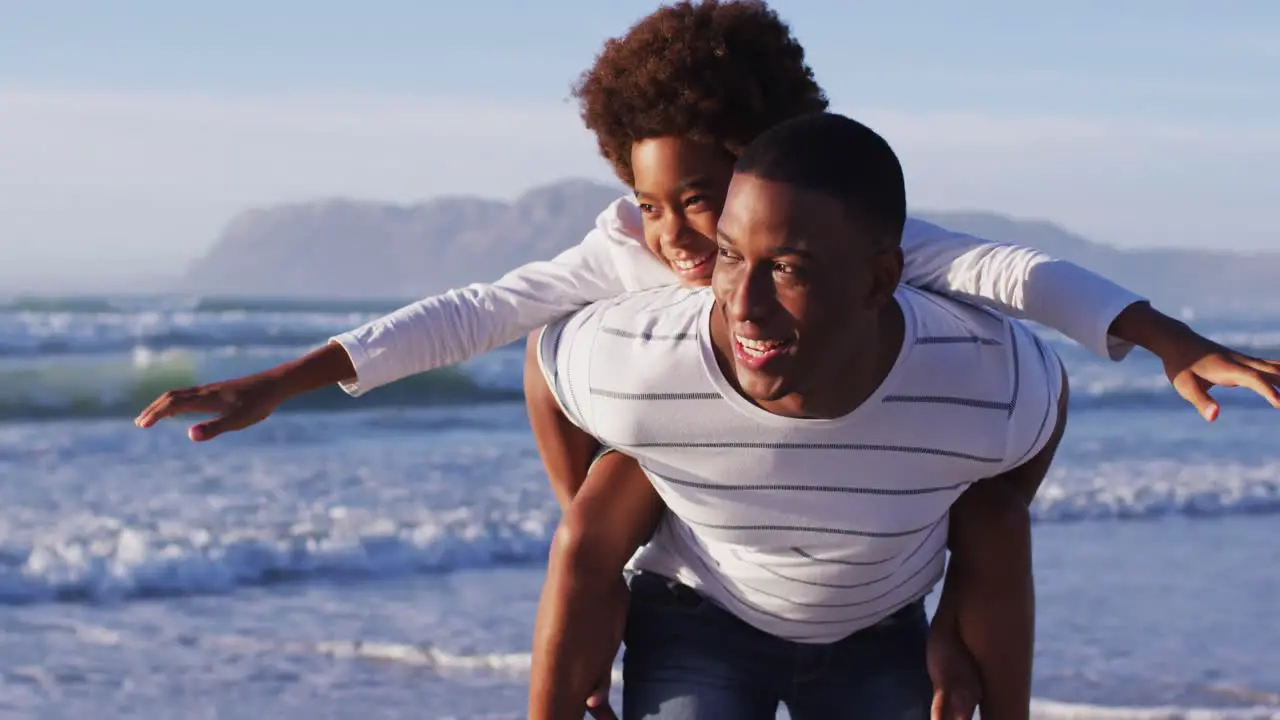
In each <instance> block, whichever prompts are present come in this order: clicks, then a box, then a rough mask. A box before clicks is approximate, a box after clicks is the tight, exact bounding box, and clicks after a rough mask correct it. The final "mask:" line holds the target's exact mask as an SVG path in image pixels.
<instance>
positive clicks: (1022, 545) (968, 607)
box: [930, 374, 1069, 720]
mask: <svg viewBox="0 0 1280 720" xmlns="http://www.w3.org/2000/svg"><path fill="white" fill-rule="evenodd" d="M1061 387H1062V390H1061V393H1060V394H1059V396H1058V401H1057V407H1056V422H1055V424H1054V427H1053V431H1052V434H1051V435H1050V436H1049V439H1048V441H1047V442H1046V443H1045V444H1044V445H1043V447H1041V449H1040V450H1039V451H1037V452H1036V453H1035V454H1034V455H1032V456H1031V457H1030V458H1029V459H1028V460H1027V461H1025V462H1023V463H1022V464H1020V465H1018V466H1016V467H1014V468H1011V469H1009V470H1007V471H1005V472H1004V473H1001V474H1000V475H997V476H995V477H992V478H988V479H986V480H982V481H980V482H978V483H976V484H975V485H974V486H973V487H971V488H970V489H969V490H968V491H966V492H965V494H964V495H963V496H961V498H960V499H959V500H958V501H957V502H956V504H955V505H954V506H953V507H952V510H951V525H950V533H949V536H948V546H949V548H950V549H951V562H950V564H949V566H948V568H947V578H946V581H945V583H944V585H943V591H942V597H941V598H940V599H939V602H938V610H937V612H936V613H935V615H934V624H933V628H932V630H931V634H936V636H934V637H931V638H930V644H931V655H934V656H937V655H939V654H940V653H938V652H937V649H938V648H942V649H950V648H949V646H948V641H950V640H958V641H959V642H961V643H962V644H963V646H964V648H966V649H967V650H968V653H969V655H970V656H971V657H972V658H973V661H974V662H975V663H976V665H977V670H978V675H979V677H980V682H981V687H982V697H981V701H980V706H981V709H982V717H983V718H984V720H1006V719H1010V720H1026V718H1028V717H1029V713H1030V704H1031V670H1032V663H1033V656H1034V650H1035V585H1034V582H1033V579H1032V569H1031V516H1030V509H1029V506H1030V503H1031V501H1032V499H1034V497H1035V493H1036V491H1037V490H1038V489H1039V487H1040V484H1041V482H1042V481H1043V480H1044V477H1045V474H1046V473H1047V472H1048V470H1049V466H1050V464H1051V463H1052V462H1053V457H1054V454H1055V453H1056V452H1057V449H1058V445H1059V443H1060V442H1061V440H1062V435H1063V433H1064V432H1065V430H1066V424H1067V423H1066V419H1067V403H1068V395H1069V393H1068V389H1067V379H1066V375H1065V374H1063V375H1062V386H1061ZM934 660H935V657H931V662H932V661H934ZM931 670H933V668H931ZM935 674H936V673H935ZM970 712H971V709H970ZM934 717H935V720H944V719H945V720H953V718H955V717H968V715H966V714H964V713H963V709H961V710H960V711H959V715H956V714H947V712H946V709H942V710H939V708H936V707H935V716H934Z"/></svg>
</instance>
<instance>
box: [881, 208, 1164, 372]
mask: <svg viewBox="0 0 1280 720" xmlns="http://www.w3.org/2000/svg"><path fill="white" fill-rule="evenodd" d="M902 254H903V259H904V267H903V275H902V280H903V282H905V283H907V284H909V285H914V286H916V287H919V288H924V289H927V290H932V291H933V292H937V293H941V294H944V295H949V296H951V297H954V298H959V299H962V300H967V301H969V302H973V303H977V304H979V305H985V306H987V307H989V308H991V309H993V310H998V311H1000V312H1002V313H1005V314H1006V315H1010V316H1012V317H1017V318H1024V319H1027V320H1033V321H1035V322H1038V323H1040V324H1042V325H1046V326H1048V327H1051V328H1053V329H1054V330H1057V331H1058V332H1060V333H1062V334H1063V335H1066V336H1067V337H1069V338H1071V339H1072V340H1074V341H1076V342H1078V343H1080V344H1081V345H1083V346H1085V347H1086V348H1089V349H1090V350H1092V351H1093V352H1095V353H1097V354H1098V355H1099V356H1101V357H1104V358H1108V359H1110V360H1117V361H1118V360H1123V359H1124V358H1125V356H1127V355H1128V354H1129V351H1131V350H1132V349H1133V345H1132V344H1130V343H1127V342H1125V341H1123V340H1120V339H1119V338H1116V337H1112V336H1111V335H1109V334H1108V332H1107V331H1108V329H1109V328H1110V327H1111V323H1112V322H1113V321H1114V320H1115V319H1116V316H1117V315H1119V314H1120V313H1121V311H1123V310H1124V309H1125V308H1127V307H1129V306H1130V305H1132V304H1134V303H1136V302H1142V301H1144V300H1145V298H1143V297H1141V296H1140V295H1137V294H1135V293H1133V292H1130V291H1129V290H1126V289H1125V288H1123V287H1121V286H1119V285H1117V284H1115V283H1113V282H1111V281H1110V280H1108V279H1106V278H1104V277H1102V276H1101V275H1098V274H1096V273H1093V272H1090V271H1088V270H1086V269H1084V268H1082V267H1080V266H1079V265H1076V264H1075V263H1071V262H1067V261H1066V260H1059V259H1056V258H1053V257H1050V256H1048V255H1045V254H1044V253H1042V252H1039V251H1037V250H1033V249H1031V248H1028V247H1022V246H1019V245H1013V244H1008V243H995V242H990V241H987V240H983V239H981V238H976V237H973V236H971V235H965V234H963V233H955V232H951V231H949V230H946V229H944V228H941V227H938V226H937V225H933V224H931V223H927V222H925V221H923V220H918V219H916V218H908V220H907V223H906V225H905V226H904V227H903V231H902Z"/></svg>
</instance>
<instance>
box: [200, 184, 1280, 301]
mask: <svg viewBox="0 0 1280 720" xmlns="http://www.w3.org/2000/svg"><path fill="white" fill-rule="evenodd" d="M622 192H623V190H622V188H620V187H617V186H609V185H602V184H598V183H593V182H588V181H582V180H568V181H563V182H558V183H554V184H551V185H546V186H543V187H539V188H535V189H533V190H530V191H529V192H527V193H525V194H524V195H523V196H521V197H520V198H518V199H517V200H515V201H514V202H511V203H504V202H499V201H495V200H486V199H481V198H476V197H444V198H437V199H434V200H429V201H426V202H423V203H419V204H415V205H392V204H386V203H376V202H365V201H356V200H342V199H334V200H321V201H316V202H310V203H301V204H292V205H281V206H276V207H269V208H262V209H255V210H249V211H246V212H244V213H243V214H241V215H240V216H238V217H236V218H234V219H233V220H232V221H231V222H230V223H229V224H228V226H227V228H226V229H225V230H224V231H223V232H222V234H221V236H220V237H219V238H218V241H217V243H216V244H215V245H214V246H213V248H212V249H211V250H210V251H209V253H208V254H206V255H205V256H204V257H202V258H200V259H199V260H197V261H196V262H194V263H192V265H191V266H190V267H189V269H188V271H187V273H186V274H185V276H184V277H183V278H182V280H181V281H180V282H179V283H178V287H177V289H179V290H181V291H184V292H196V293H203V294H219V295H232V294H234V295H272V296H299V295H311V296H316V295H320V296H330V297H334V296H346V297H380V298H402V297H418V296H422V295H427V294H431V293H435V292H440V291H443V290H447V289H449V288H452V287H457V286H459V285H464V284H467V283H471V282H478V281H485V280H492V279H495V278H497V277H499V276H500V275H502V274H503V273H504V272H506V271H507V270H510V269H511V268H514V267H516V266H518V265H521V264H523V263H526V262H530V261H533V260H540V259H546V258H550V257H552V256H553V255H555V254H556V253H558V252H559V251H561V250H563V249H564V248H567V247H569V246H570V245H573V244H575V243H577V242H579V241H580V240H581V239H582V237H583V235H585V234H586V232H587V231H588V230H589V229H590V228H591V227H592V226H593V224H594V221H595V217H596V215H597V214H599V212H600V210H602V209H603V208H604V207H605V206H606V205H607V204H608V203H610V202H612V201H613V200H614V199H616V198H617V197H618V196H619V195H621V194H622ZM919 216H920V217H922V218H925V219H927V220H930V221H932V222H935V223H937V224H939V225H942V226H944V227H948V228H951V229H953V230H957V231H960V232H966V233H970V234H972V235H977V236H979V237H985V238H989V239H991V240H997V241H1004V242H1018V243H1022V244H1025V245H1030V246H1032V247H1035V248H1038V249H1040V250H1043V251H1045V252H1047V253H1050V254H1052V255H1055V256H1058V257H1062V258H1065V259H1068V260H1072V261H1074V262H1077V263H1080V264H1081V265H1084V266H1085V267H1088V268H1090V269H1093V270H1095V271H1098V272H1101V273H1103V274H1105V275H1107V276H1109V277H1111V278H1113V279H1115V280H1117V281H1119V282H1121V283H1123V284H1125V285H1127V286H1129V287H1132V288H1133V289H1134V290H1137V291H1139V292H1142V293H1145V294H1147V295H1149V296H1151V297H1152V298H1153V299H1155V300H1156V301H1157V302H1158V303H1160V304H1161V305H1163V306H1165V307H1169V308H1170V309H1176V308H1177V307H1178V306H1181V305H1194V306H1197V307H1211V306H1212V307H1222V306H1232V305H1239V304H1246V303H1250V302H1252V301H1259V300H1262V301H1269V304H1271V305H1273V306H1274V305H1275V304H1277V303H1278V302H1280V287H1278V285H1280V283H1278V282H1277V279H1278V278H1280V254H1252V255H1246V254H1239V253H1227V252H1208V251H1193V250H1180V249H1179V250H1174V249H1161V250H1121V249H1118V248H1115V247H1112V246H1108V245H1104V244H1100V243H1096V242H1092V241H1090V240H1088V239H1086V238H1083V237H1081V236H1079V235H1076V234H1074V233H1072V232H1070V231H1068V230H1066V229H1064V228H1062V227H1060V226H1058V225H1055V224H1053V223H1050V222H1045V221H1039V220H1018V219H1013V218H1009V217H1005V216H1003V215H998V214H995V213H989V212H946V213H942V212H921V213H919Z"/></svg>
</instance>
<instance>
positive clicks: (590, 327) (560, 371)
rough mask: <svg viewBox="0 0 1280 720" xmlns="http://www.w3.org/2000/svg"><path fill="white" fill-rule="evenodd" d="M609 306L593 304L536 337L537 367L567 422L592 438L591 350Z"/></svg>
mask: <svg viewBox="0 0 1280 720" xmlns="http://www.w3.org/2000/svg"><path fill="white" fill-rule="evenodd" d="M608 304H609V303H596V304H594V305H591V306H589V307H587V308H584V309H582V310H579V311H578V312H576V313H574V314H573V315H570V316H569V317H566V318H562V319H560V320H556V321H555V322H552V323H550V324H548V325H547V326H546V327H545V328H543V329H542V333H541V335H539V336H538V366H539V367H540V368H541V369H542V377H543V379H544V380H546V381H547V387H548V388H550V389H551V394H552V395H553V396H555V399H556V402H557V403H558V404H559V405H560V410H561V411H562V412H564V414H565V417H567V418H569V421H570V422H572V423H573V424H574V425H576V426H578V428H579V429H581V430H583V431H584V432H586V433H587V434H590V435H594V434H595V431H594V430H593V420H594V415H593V414H592V412H591V389H590V388H591V368H592V357H593V353H592V348H593V346H594V345H595V336H596V335H597V333H599V331H600V318H601V316H602V315H604V312H605V308H606V306H607V305H608Z"/></svg>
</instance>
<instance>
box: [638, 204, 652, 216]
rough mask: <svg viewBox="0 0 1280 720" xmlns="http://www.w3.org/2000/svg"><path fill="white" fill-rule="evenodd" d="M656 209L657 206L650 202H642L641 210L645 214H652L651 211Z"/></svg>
mask: <svg viewBox="0 0 1280 720" xmlns="http://www.w3.org/2000/svg"><path fill="white" fill-rule="evenodd" d="M655 210H656V208H654V207H653V205H651V204H649V203H640V212H642V213H644V214H646V215H648V214H650V213H652V212H654V211H655Z"/></svg>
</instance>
